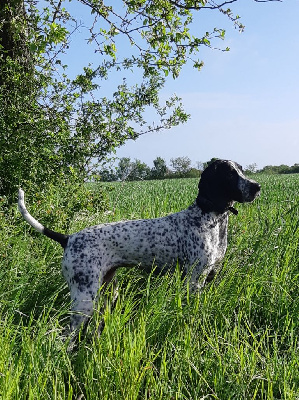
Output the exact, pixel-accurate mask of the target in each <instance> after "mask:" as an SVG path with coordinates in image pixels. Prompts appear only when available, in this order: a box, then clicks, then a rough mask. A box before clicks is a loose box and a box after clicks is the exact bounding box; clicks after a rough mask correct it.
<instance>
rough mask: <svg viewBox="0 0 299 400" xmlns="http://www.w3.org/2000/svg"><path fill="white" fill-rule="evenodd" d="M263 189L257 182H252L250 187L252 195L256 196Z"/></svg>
mask: <svg viewBox="0 0 299 400" xmlns="http://www.w3.org/2000/svg"><path fill="white" fill-rule="evenodd" d="M260 191H261V185H260V184H259V183H257V182H252V183H251V185H250V188H249V192H250V195H251V196H253V197H254V196H256V195H257V194H258V193H259V192H260Z"/></svg>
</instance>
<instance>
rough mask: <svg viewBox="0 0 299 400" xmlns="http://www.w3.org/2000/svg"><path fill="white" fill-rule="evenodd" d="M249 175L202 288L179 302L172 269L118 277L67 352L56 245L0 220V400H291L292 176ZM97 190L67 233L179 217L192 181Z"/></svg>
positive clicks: (294, 327) (296, 360)
mask: <svg viewBox="0 0 299 400" xmlns="http://www.w3.org/2000/svg"><path fill="white" fill-rule="evenodd" d="M256 179H257V180H258V181H259V182H260V183H261V185H262V194H261V197H260V198H259V199H257V200H256V201H255V202H254V203H253V204H244V205H238V206H237V207H238V209H239V215H238V216H234V215H231V216H230V227H229V246H228V250H227V254H226V256H225V259H224V260H223V268H222V270H221V272H220V273H219V275H218V276H217V277H216V279H215V280H214V281H213V283H212V284H211V285H210V286H208V287H206V288H205V290H204V291H203V292H202V293H199V294H195V295H189V292H188V288H187V285H185V284H184V282H182V280H181V278H180V275H179V273H178V272H177V273H175V274H174V275H165V276H163V277H154V276H151V275H150V276H144V275H142V274H141V273H140V272H139V271H138V270H137V269H134V270H130V271H122V272H121V273H120V275H119V280H120V289H119V298H118V301H117V302H116V305H115V308H114V310H113V311H111V308H112V306H111V302H109V301H108V303H107V306H106V307H105V308H104V311H103V312H101V311H102V310H103V307H102V305H103V303H101V304H99V306H98V311H96V312H95V314H94V317H93V318H92V320H91V322H90V324H89V326H88V328H87V332H85V334H84V335H83V334H82V335H80V340H79V343H78V346H77V347H76V348H75V349H74V350H73V351H72V352H69V351H68V346H69V343H68V340H67V339H66V340H65V337H64V327H65V326H66V325H67V322H68V318H69V311H68V308H69V296H68V290H67V288H66V285H65V282H64V280H63V278H62V276H61V272H60V261H61V255H62V251H61V249H60V248H59V246H58V245H56V244H55V243H53V242H52V241H50V240H49V239H47V238H45V237H41V236H37V235H32V234H31V232H32V231H31V229H30V228H29V227H28V226H27V225H26V224H25V223H24V222H22V220H21V218H20V217H19V216H18V213H17V210H16V208H15V209H13V210H10V211H9V212H6V213H5V214H4V213H3V214H1V215H0V224H1V249H0V282H1V285H0V314H1V322H0V399H5V400H6V399H34V400H35V399H77V398H78V399H79V398H81V399H101V400H102V399H107V400H108V399H112V400H114V399H128V400H129V399H130V400H131V399H136V400H139V399H221V400H224V399H238V400H239V399H258V400H260V399H285V400H290V399H294V400H295V399H298V398H299V371H298V370H299V356H298V352H299V349H298V344H299V343H298V339H297V338H298V333H299V324H298V315H299V302H298V295H299V287H298V285H299V257H298V239H299V202H298V184H299V175H288V176H257V178H256ZM105 189H106V190H107V191H108V193H109V200H110V201H109V209H108V210H107V212H106V213H104V214H100V213H88V212H81V213H80V214H77V216H76V218H75V220H74V221H73V224H72V226H71V231H72V232H74V231H76V230H78V229H81V228H82V227H84V226H86V225H92V224H97V223H101V222H109V221H115V220H119V219H130V218H153V217H158V216H163V215H166V214H168V213H170V212H176V211H179V210H181V209H183V208H185V207H187V206H188V205H189V204H190V203H191V202H192V201H193V200H194V198H195V196H196V189H197V180H194V179H190V180H189V179H182V180H172V181H156V182H125V183H113V184H105ZM74 196H75V194H74ZM39 207H41V208H42V207H43V205H42V204H40V205H39ZM28 208H29V209H32V205H31V204H28ZM45 212H46V210H45ZM40 213H41V215H42V211H41V212H40ZM100 302H101V301H100ZM103 319H104V321H105V327H104V330H103V332H102V335H101V336H100V337H99V338H98V337H97V336H95V335H94V331H96V330H97V326H98V325H99V324H100V323H101V322H102V320H103ZM80 396H81V397H80Z"/></svg>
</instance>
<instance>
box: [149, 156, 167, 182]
mask: <svg viewBox="0 0 299 400" xmlns="http://www.w3.org/2000/svg"><path fill="white" fill-rule="evenodd" d="M153 163H154V168H152V170H151V177H152V179H163V178H165V175H166V173H167V165H166V162H165V160H164V159H163V158H162V157H157V158H156V159H155V160H154V161H153Z"/></svg>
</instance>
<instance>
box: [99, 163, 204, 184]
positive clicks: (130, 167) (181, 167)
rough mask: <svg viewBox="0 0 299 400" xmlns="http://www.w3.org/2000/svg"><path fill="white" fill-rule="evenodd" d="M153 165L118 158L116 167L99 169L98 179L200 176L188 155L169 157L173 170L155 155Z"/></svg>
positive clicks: (105, 180) (129, 179) (110, 180)
mask: <svg viewBox="0 0 299 400" xmlns="http://www.w3.org/2000/svg"><path fill="white" fill-rule="evenodd" d="M153 163H154V167H153V168H150V167H149V166H148V165H146V164H145V163H143V162H141V161H140V160H137V159H135V161H131V159H130V157H122V158H120V159H119V162H118V165H117V167H115V168H114V167H113V166H110V168H108V167H107V166H106V167H104V168H103V169H101V170H100V171H99V172H98V174H99V179H100V180H102V181H104V182H112V181H117V180H121V181H138V180H146V179H175V178H195V177H199V176H200V171H199V170H198V169H196V168H191V160H190V159H189V157H178V158H175V159H171V163H172V166H173V168H174V171H171V170H170V169H168V168H167V165H166V161H165V160H164V159H163V158H162V157H157V158H156V159H155V160H154V161H153Z"/></svg>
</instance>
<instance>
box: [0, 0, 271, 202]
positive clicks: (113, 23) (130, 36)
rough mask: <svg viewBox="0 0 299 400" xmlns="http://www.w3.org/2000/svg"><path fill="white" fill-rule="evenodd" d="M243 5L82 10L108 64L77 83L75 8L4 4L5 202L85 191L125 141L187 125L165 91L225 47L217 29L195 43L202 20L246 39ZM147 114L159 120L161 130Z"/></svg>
mask: <svg viewBox="0 0 299 400" xmlns="http://www.w3.org/2000/svg"><path fill="white" fill-rule="evenodd" d="M234 1H236V0H233V1H232V0H230V1H223V2H222V3H221V4H216V2H214V1H203V0H202V1H197V0H191V1H183V0H141V1H140V0H123V1H120V0H119V2H115V1H110V2H109V0H107V2H106V3H105V4H104V2H103V0H80V3H82V4H84V5H85V6H86V7H88V8H89V9H90V11H91V14H92V16H93V17H94V21H93V22H91V24H90V26H89V32H90V36H89V42H90V43H92V45H93V46H94V47H93V49H94V51H96V52H97V54H98V55H99V62H98V64H97V65H94V66H92V65H89V64H88V63H87V65H86V67H85V68H84V69H83V71H82V73H80V74H79V75H77V76H76V77H75V78H74V79H71V78H69V77H68V75H67V66H65V65H64V63H63V62H62V61H63V53H64V52H66V51H67V49H68V46H69V41H70V37H71V33H72V31H74V30H76V29H78V27H79V23H78V22H77V21H75V20H74V18H73V17H72V16H71V15H70V13H69V12H68V10H67V9H66V8H67V7H68V2H67V1H65V0H45V1H38V0H36V1H35V0H1V5H0V67H1V68H0V82H1V87H0V146H1V149H4V150H2V151H1V156H0V196H1V195H2V196H3V195H6V196H8V197H9V198H11V199H14V198H15V191H16V188H17V186H18V185H19V184H20V183H22V185H24V186H25V187H26V186H30V185H37V186H39V187H40V188H42V187H44V186H45V184H47V185H48V184H51V183H55V182H56V183H57V181H60V182H69V181H70V180H73V181H76V180H77V181H80V182H81V181H82V179H84V178H86V177H88V176H89V175H90V174H91V173H92V172H93V171H94V170H95V169H96V168H97V165H96V163H95V162H94V161H95V159H98V160H99V161H102V160H103V159H104V158H105V156H106V155H107V154H109V153H110V152H111V151H113V150H114V149H115V148H116V147H117V146H120V145H122V144H123V143H124V142H125V141H126V140H129V139H133V140H134V139H136V138H137V137H138V136H140V135H142V134H144V133H146V132H152V131H158V130H161V129H168V128H170V127H172V126H175V125H177V124H179V123H182V122H185V121H186V120H187V118H188V115H187V114H186V113H185V112H184V111H183V108H182V105H181V103H180V99H178V98H177V97H176V96H172V97H171V98H170V99H168V100H167V101H166V102H165V104H160V102H159V91H160V90H161V88H162V87H163V85H164V82H165V79H166V77H167V76H168V75H169V74H170V75H172V76H173V77H174V78H176V77H178V76H179V74H180V71H181V68H182V67H183V65H184V64H185V63H186V62H188V61H189V62H191V63H192V64H193V66H194V67H195V68H197V69H200V68H201V67H202V65H203V63H202V62H201V61H200V60H198V59H196V53H197V52H198V50H199V48H200V46H208V47H212V42H213V40H216V39H220V40H222V39H224V37H225V32H224V30H223V29H218V28H217V29H216V28H215V29H213V30H212V31H211V32H205V33H204V34H203V35H197V36H192V35H191V33H190V24H191V23H192V19H193V15H194V14H195V13H197V12H200V13H202V12H204V11H208V10H214V11H219V12H221V13H222V14H224V15H226V16H227V17H228V18H230V19H231V20H233V21H234V23H235V24H236V26H237V27H238V28H239V29H241V30H242V29H243V26H242V24H240V22H239V17H238V16H236V17H235V16H234V15H233V14H232V12H231V10H230V9H225V8H224V7H225V6H226V5H228V4H230V3H232V2H234ZM269 1H270V0H269ZM123 48H125V51H122V49H123ZM224 50H226V49H224ZM129 74H131V75H130V77H129V78H128V76H129ZM135 77H136V81H135V82H134V78H135ZM107 79H110V81H115V82H117V83H116V88H115V90H114V91H113V92H112V93H111V95H110V96H108V95H106V94H104V93H101V92H100V89H101V86H100V83H101V81H103V80H107ZM148 108H151V109H152V110H154V111H155V113H156V118H155V120H154V121H153V122H152V123H151V122H149V121H147V120H146V119H145V111H146V109H148Z"/></svg>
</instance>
